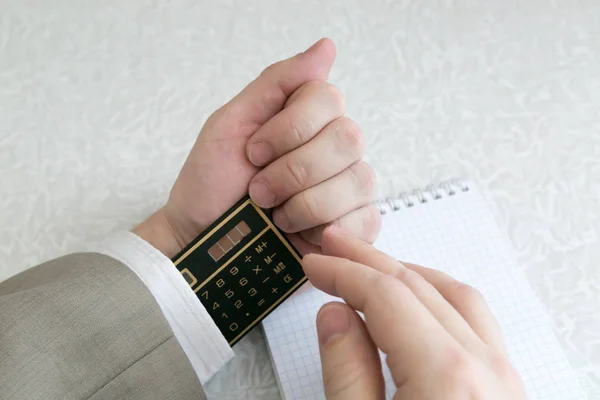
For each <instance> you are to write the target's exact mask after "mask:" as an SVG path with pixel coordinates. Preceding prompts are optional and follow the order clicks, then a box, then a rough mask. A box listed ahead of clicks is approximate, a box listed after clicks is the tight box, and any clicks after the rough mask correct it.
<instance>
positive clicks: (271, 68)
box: [260, 61, 281, 76]
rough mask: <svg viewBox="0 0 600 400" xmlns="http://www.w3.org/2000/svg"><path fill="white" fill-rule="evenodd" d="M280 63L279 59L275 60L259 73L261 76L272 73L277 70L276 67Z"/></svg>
mask: <svg viewBox="0 0 600 400" xmlns="http://www.w3.org/2000/svg"><path fill="white" fill-rule="evenodd" d="M280 65H281V61H277V62H276V63H273V64H271V65H268V66H267V67H266V68H265V69H263V70H262V72H261V73H260V75H261V76H268V75H273V74H274V73H275V72H277V69H278V68H279V66H280Z"/></svg>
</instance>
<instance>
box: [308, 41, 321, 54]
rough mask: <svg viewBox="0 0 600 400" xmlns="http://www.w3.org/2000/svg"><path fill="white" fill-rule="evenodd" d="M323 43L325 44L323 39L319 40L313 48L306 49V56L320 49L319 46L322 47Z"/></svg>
mask: <svg viewBox="0 0 600 400" xmlns="http://www.w3.org/2000/svg"><path fill="white" fill-rule="evenodd" d="M321 43H323V39H319V40H317V41H316V42H315V44H313V45H312V46H310V47H309V48H308V49H306V50H305V51H304V54H306V53H310V52H311V51H315V50H316V49H318V48H319V46H320V45H321Z"/></svg>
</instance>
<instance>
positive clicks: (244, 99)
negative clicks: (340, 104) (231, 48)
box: [217, 38, 335, 132]
mask: <svg viewBox="0 0 600 400" xmlns="http://www.w3.org/2000/svg"><path fill="white" fill-rule="evenodd" d="M334 60H335V45H334V44H333V42H332V41H331V40H330V39H326V38H324V39H321V40H319V41H318V42H317V43H315V44H314V45H313V46H311V47H310V48H309V49H308V50H306V51H305V52H303V53H300V54H297V55H295V56H293V57H291V58H288V59H286V60H282V61H279V62H276V63H275V64H272V65H270V66H269V67H267V68H266V69H265V70H264V71H263V72H262V73H261V74H260V76H258V77H257V78H256V79H255V80H254V81H252V82H251V83H249V84H248V86H246V87H245V88H244V89H243V90H242V91H241V92H240V93H239V94H238V95H237V96H235V97H234V98H233V99H232V100H231V101H230V102H229V103H227V104H226V105H224V106H223V107H222V108H221V109H220V110H219V112H221V113H224V114H225V116H224V118H223V120H225V121H237V123H239V124H241V125H244V126H246V125H247V124H250V125H255V126H256V127H257V128H258V127H259V126H261V125H262V124H264V123H265V122H267V121H268V120H269V119H271V118H272V117H273V116H274V115H275V114H277V113H278V112H279V111H281V109H282V108H283V106H284V104H285V101H286V100H287V98H288V96H290V95H291V94H292V93H293V92H294V91H295V90H296V89H298V88H299V87H300V86H302V85H303V84H304V83H306V82H310V81H314V80H327V77H328V75H329V71H330V70H331V66H332V65H333V61H334ZM219 112H217V113H219ZM227 116H230V117H231V118H232V119H230V118H227ZM251 132H254V130H251Z"/></svg>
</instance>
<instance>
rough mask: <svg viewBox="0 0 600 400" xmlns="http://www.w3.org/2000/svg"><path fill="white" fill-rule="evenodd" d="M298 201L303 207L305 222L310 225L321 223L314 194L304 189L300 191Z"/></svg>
mask: <svg viewBox="0 0 600 400" xmlns="http://www.w3.org/2000/svg"><path fill="white" fill-rule="evenodd" d="M300 201H301V202H302V208H304V215H306V219H307V222H308V223H309V224H310V225H312V226H317V225H319V224H320V223H321V221H320V218H319V212H318V210H319V205H318V203H317V199H316V197H315V196H310V195H309V194H307V193H306V191H304V192H302V193H300Z"/></svg>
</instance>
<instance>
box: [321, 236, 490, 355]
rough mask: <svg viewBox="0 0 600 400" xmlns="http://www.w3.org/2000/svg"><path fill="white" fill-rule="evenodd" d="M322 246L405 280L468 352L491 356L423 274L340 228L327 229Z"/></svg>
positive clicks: (463, 320) (327, 251)
mask: <svg viewBox="0 0 600 400" xmlns="http://www.w3.org/2000/svg"><path fill="white" fill-rule="evenodd" d="M322 243H323V252H324V253H325V254H328V255H332V256H336V257H345V258H348V259H350V260H352V261H355V262H358V263H362V264H365V265H368V266H370V267H372V268H374V269H376V270H378V271H380V272H382V273H384V274H387V275H390V276H393V277H395V278H397V279H399V280H401V281H402V282H403V283H404V284H405V285H406V286H407V287H408V288H409V289H410V290H411V291H412V292H413V293H414V294H415V296H416V297H417V298H418V299H419V300H420V301H421V303H422V304H423V305H424V306H425V307H427V309H428V310H429V312H430V313H431V314H432V315H433V316H434V317H435V318H436V319H437V320H438V321H439V322H440V324H441V325H442V326H443V327H444V328H445V329H446V330H447V331H448V332H449V333H450V334H451V335H452V336H453V337H454V338H455V339H456V340H457V341H458V342H459V343H461V344H462V345H463V347H464V348H465V349H467V350H469V351H470V352H471V353H473V354H475V355H478V356H482V355H484V354H487V347H486V346H485V344H484V342H483V341H482V340H481V339H480V337H479V336H478V335H477V334H476V333H475V332H474V331H473V329H472V328H471V327H470V325H469V324H468V323H467V322H466V321H465V319H464V318H463V317H462V316H461V315H460V314H459V313H458V311H457V310H456V309H455V308H454V307H453V306H452V305H451V304H450V303H449V302H448V301H446V299H445V298H444V297H443V296H442V295H441V294H440V292H438V291H437V290H436V289H435V287H434V286H433V285H432V284H431V283H429V282H428V281H427V280H425V279H424V278H423V277H422V276H421V275H419V274H417V273H416V272H414V271H412V270H410V269H408V268H406V267H405V266H404V265H403V264H401V263H400V262H399V261H398V260H396V259H395V258H393V257H391V256H389V255H387V254H385V253H383V252H381V251H379V250H377V249H376V248H374V247H373V246H371V245H369V244H367V243H365V242H363V241H361V240H359V239H357V238H355V237H353V236H352V235H350V234H348V233H347V232H345V231H343V230H342V229H340V228H339V227H336V226H332V227H330V228H329V229H327V230H326V232H325V233H324V235H323V241H322Z"/></svg>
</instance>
